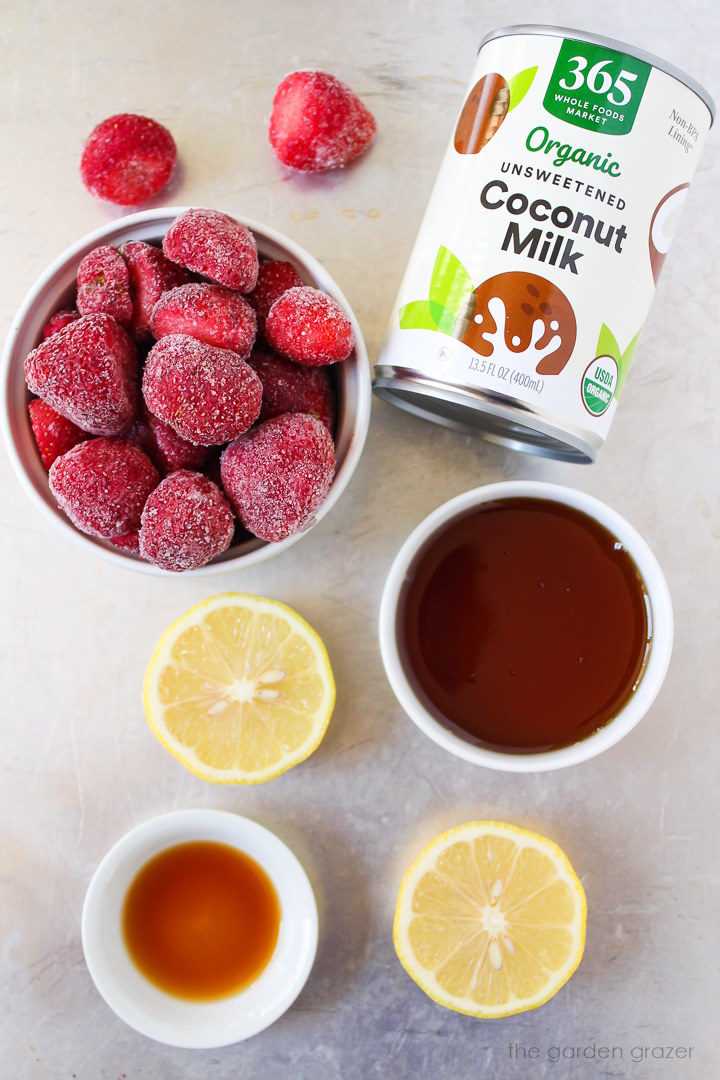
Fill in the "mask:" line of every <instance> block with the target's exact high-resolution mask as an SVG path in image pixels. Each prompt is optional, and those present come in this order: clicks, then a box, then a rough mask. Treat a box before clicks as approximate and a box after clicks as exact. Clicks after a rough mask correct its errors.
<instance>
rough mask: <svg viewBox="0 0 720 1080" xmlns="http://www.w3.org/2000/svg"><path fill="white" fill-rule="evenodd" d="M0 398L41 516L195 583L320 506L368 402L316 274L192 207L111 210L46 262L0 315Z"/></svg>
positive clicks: (354, 336) (353, 353) (327, 286)
mask: <svg viewBox="0 0 720 1080" xmlns="http://www.w3.org/2000/svg"><path fill="white" fill-rule="evenodd" d="M2 392H3V410H2V423H3V433H4V436H5V440H6V443H7V447H8V451H9V454H10V457H11V460H12V462H13V465H14V467H15V470H16V472H17V474H18V476H19V478H20V480H21V482H22V484H23V486H24V487H25V490H26V491H27V492H28V494H29V495H30V497H31V498H32V500H33V501H34V502H35V504H36V505H37V506H38V507H39V509H40V510H41V511H42V512H44V513H45V514H49V515H50V517H51V518H52V520H53V521H54V522H55V523H56V524H57V525H58V526H59V527H60V528H62V529H63V531H65V532H66V533H67V534H68V535H71V536H73V537H74V538H75V539H77V540H79V541H80V542H81V543H83V544H84V545H85V546H86V547H88V548H92V550H94V551H95V552H96V553H97V554H100V555H102V556H104V557H105V558H108V559H111V560H112V561H114V562H115V563H118V564H121V565H123V566H128V567H131V568H132V569H136V570H142V571H145V572H148V573H167V572H182V571H184V572H194V573H200V574H201V573H213V572H218V571H222V570H230V569H240V568H242V567H244V566H249V565H251V564H253V563H256V562H259V561H261V560H263V559H266V558H269V557H270V556H272V555H274V554H276V553H277V552H280V551H282V550H284V549H285V548H286V547H288V546H290V545H291V544H293V543H295V542H296V541H297V540H298V539H299V538H300V537H301V536H302V535H304V533H306V532H307V531H308V530H309V529H310V528H311V527H312V526H313V525H314V524H315V523H316V522H317V521H318V520H319V519H320V518H321V517H323V516H324V515H325V514H326V513H327V512H328V511H329V510H330V508H331V507H332V506H333V504H334V503H335V502H336V501H337V499H338V498H339V497H340V495H341V494H342V492H343V490H344V489H345V487H346V485H347V483H348V481H349V479H350V477H351V475H352V473H353V471H354V469H355V467H356V465H357V462H358V459H359V457H360V454H361V452H362V447H363V443H364V441H365V436H366V433H367V427H368V422H369V417H370V395H371V390H370V372H369V366H368V359H367V353H366V350H365V345H364V342H363V339H362V334H361V333H360V329H359V327H358V325H357V321H356V319H355V317H354V315H353V313H352V311H351V309H350V307H349V305H348V303H347V301H346V300H345V298H344V297H343V295H342V293H341V292H340V290H339V289H338V287H337V285H336V284H335V282H334V281H333V280H332V278H331V277H330V276H329V275H328V274H327V272H326V271H325V270H324V269H323V267H322V266H321V265H320V264H319V263H318V262H317V261H316V260H315V259H313V258H312V257H311V256H310V255H309V254H308V253H307V252H306V251H304V250H303V249H302V248H300V247H299V246H298V245H296V244H294V243H293V242H292V241H291V240H289V239H287V237H284V236H282V235H280V234H279V233H276V232H274V231H273V230H272V229H269V228H267V227H266V226H264V225H261V224H259V223H257V222H254V221H249V220H247V219H240V218H236V217H231V216H230V215H228V214H225V213H221V212H219V211H216V210H205V209H199V208H190V209H182V208H169V209H167V208H166V209H158V210H148V211H145V212H143V213H139V214H134V215H132V216H129V217H125V218H123V219H121V220H120V221H117V222H114V223H112V224H110V225H107V226H105V227H104V228H102V229H99V230H98V231H97V232H95V233H93V234H91V235H89V236H87V237H85V238H84V239H83V240H81V241H80V242H79V243H77V244H75V245H74V246H73V247H72V248H70V249H69V250H68V251H66V252H65V253H64V254H63V255H61V256H60V258H59V259H57V260H56V261H55V262H54V263H53V264H52V265H51V266H50V267H49V268H48V269H47V270H46V272H45V273H44V274H43V275H42V277H41V278H40V279H39V280H38V281H37V282H36V284H35V286H34V287H33V288H32V290H31V291H30V293H29V294H28V296H27V298H26V300H25V302H24V303H23V305H22V307H21V309H20V311H19V312H18V315H17V317H16V319H15V321H14V323H13V326H12V328H11V332H10V336H9V338H8V341H7V345H6V349H5V355H4V360H3V374H2Z"/></svg>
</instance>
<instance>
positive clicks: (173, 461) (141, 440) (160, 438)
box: [127, 402, 211, 476]
mask: <svg viewBox="0 0 720 1080" xmlns="http://www.w3.org/2000/svg"><path fill="white" fill-rule="evenodd" d="M127 438H128V439H132V441H133V442H136V443H138V445H139V446H141V447H142V448H143V450H144V451H145V453H146V454H147V456H148V457H149V458H150V460H151V461H152V463H153V465H154V466H155V468H156V469H157V470H158V472H159V473H160V475H161V476H165V475H166V474H167V473H170V472H174V471H175V470H176V469H199V468H201V467H202V466H203V465H204V464H205V462H206V461H207V459H208V457H209V456H210V452H211V451H210V448H209V447H207V446H195V444H194V443H191V442H188V441H187V439H183V437H182V435H178V433H177V431H175V429H174V428H171V427H170V425H169V424H166V423H165V422H164V421H163V420H159V419H158V418H157V416H153V414H152V413H151V412H150V410H149V409H148V408H147V406H146V405H145V403H144V402H142V403H141V406H140V411H139V413H138V415H137V416H136V417H135V419H134V421H133V423H132V426H131V427H130V429H129V431H128V433H127Z"/></svg>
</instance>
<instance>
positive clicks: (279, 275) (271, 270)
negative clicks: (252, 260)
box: [248, 259, 303, 334]
mask: <svg viewBox="0 0 720 1080" xmlns="http://www.w3.org/2000/svg"><path fill="white" fill-rule="evenodd" d="M302 283H303V280H302V278H301V277H300V275H299V274H298V272H297V270H296V269H295V267H294V266H292V265H291V264H290V263H288V262H278V261H276V260H275V259H265V260H264V262H261V263H260V269H259V270H258V278H257V285H256V286H255V288H254V289H253V291H252V292H251V293H250V295H249V296H248V300H249V301H250V303H251V304H252V306H253V307H254V308H255V310H256V312H257V322H258V333H260V334H264V333H265V320H266V319H267V317H268V312H269V311H270V308H271V307H272V306H273V304H274V303H275V301H276V300H279V299H280V297H281V296H282V294H283V293H284V292H287V291H288V289H293V288H295V286H296V285H302Z"/></svg>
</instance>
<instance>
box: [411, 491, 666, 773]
mask: <svg viewBox="0 0 720 1080" xmlns="http://www.w3.org/2000/svg"><path fill="white" fill-rule="evenodd" d="M397 637H398V645H399V649H400V657H401V661H402V663H403V667H404V669H405V671H406V674H407V676H408V678H409V680H410V682H411V684H412V685H413V687H414V690H415V693H416V694H417V695H418V697H419V698H420V700H421V701H422V703H423V705H424V706H425V708H426V709H427V710H428V711H429V712H430V713H431V714H432V715H433V716H435V718H436V719H437V720H438V721H439V722H441V723H443V724H444V725H445V726H447V727H448V728H450V729H451V730H453V731H454V732H455V734H458V735H460V736H461V737H463V738H465V739H467V740H469V741H471V742H473V743H476V744H477V745H480V746H484V747H488V748H490V749H494V750H502V751H504V752H506V753H518V754H521V753H533V752H534V753H539V752H542V751H547V750H552V749H557V748H559V747H562V746H569V745H572V744H573V743H575V742H578V741H579V740H580V739H583V738H586V737H587V736H588V735H591V734H592V733H593V732H594V731H596V730H597V729H598V728H600V727H602V726H603V725H604V724H606V723H607V722H608V721H609V720H611V719H612V717H613V716H615V715H616V714H617V713H618V711H619V710H620V709H621V708H622V706H623V705H624V704H625V702H626V701H627V700H628V698H629V697H630V696H631V695H632V693H633V691H634V689H635V687H636V686H637V684H638V682H639V680H640V678H641V676H642V672H643V670H644V667H645V664H646V663H647V658H648V655H649V651H650V647H651V641H652V620H651V615H650V603H649V599H648V595H647V590H646V587H645V583H644V582H643V580H642V577H641V575H640V572H639V570H638V569H637V567H636V566H635V563H634V562H633V560H632V559H631V558H630V556H629V554H628V552H627V551H626V550H625V548H624V547H623V545H622V544H621V543H620V542H619V541H618V540H617V538H616V537H615V536H613V534H612V533H610V532H609V531H608V530H607V529H606V528H605V527H604V526H602V525H600V524H599V523H598V522H597V521H595V520H594V519H593V518H591V517H589V516H588V515H587V514H584V513H582V512H581V511H579V510H576V509H574V508H572V507H570V506H566V505H564V504H562V503H558V502H553V501H550V500H546V499H531V498H508V499H498V500H496V501H493V502H487V503H483V504H482V505H480V506H478V507H475V508H474V509H472V510H470V511H468V512H467V513H465V514H464V515H462V516H461V517H459V518H455V519H454V520H452V521H451V522H449V523H448V524H447V525H446V526H445V527H442V528H440V529H439V530H438V531H437V532H436V533H435V534H434V535H433V536H432V537H430V539H429V540H428V541H427V542H426V544H425V546H424V547H423V548H422V549H421V550H420V551H419V552H418V554H417V556H416V557H415V560H414V561H413V563H412V564H411V566H410V568H409V570H408V574H407V577H406V581H405V584H404V586H403V589H402V591H401V594H400V600H399V604H398V615H397Z"/></svg>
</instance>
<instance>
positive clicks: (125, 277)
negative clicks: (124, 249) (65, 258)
mask: <svg viewBox="0 0 720 1080" xmlns="http://www.w3.org/2000/svg"><path fill="white" fill-rule="evenodd" d="M77 306H78V311H79V312H80V314H81V315H100V314H103V313H104V314H105V315H112V317H113V319H115V321H116V322H119V323H120V325H121V326H124V327H125V328H127V327H128V326H129V325H130V322H131V320H132V316H133V305H132V300H131V299H130V275H129V274H128V268H127V264H126V263H125V260H124V259H123V257H122V255H121V254H120V252H119V251H116V250H115V248H114V247H110V245H109V244H104V245H103V246H102V247H96V248H94V249H93V250H92V251H89V252H88V254H87V255H86V256H85V258H84V259H83V260H82V261H81V263H80V265H79V266H78V271H77Z"/></svg>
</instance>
